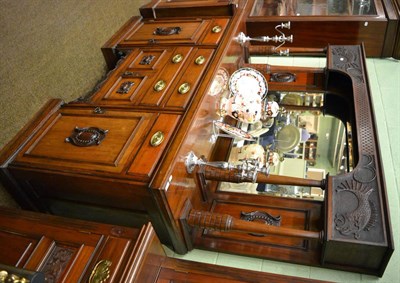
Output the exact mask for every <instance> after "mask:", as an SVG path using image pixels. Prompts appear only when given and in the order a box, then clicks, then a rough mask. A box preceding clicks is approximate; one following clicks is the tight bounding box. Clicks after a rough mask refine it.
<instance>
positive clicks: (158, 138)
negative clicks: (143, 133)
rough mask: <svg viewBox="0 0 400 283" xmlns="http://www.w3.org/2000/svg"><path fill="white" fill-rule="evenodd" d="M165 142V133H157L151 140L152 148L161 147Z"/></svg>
mask: <svg viewBox="0 0 400 283" xmlns="http://www.w3.org/2000/svg"><path fill="white" fill-rule="evenodd" d="M163 141H164V133H163V132H161V131H158V132H156V133H155V134H154V135H153V136H152V137H151V139H150V144H151V146H154V147H155V146H159V145H160V144H161V143H162V142H163Z"/></svg>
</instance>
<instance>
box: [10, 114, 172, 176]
mask: <svg viewBox="0 0 400 283" xmlns="http://www.w3.org/2000/svg"><path fill="white" fill-rule="evenodd" d="M101 111H103V112H102V113H99V114H96V113H94V112H93V109H81V108H69V109H61V110H60V111H58V112H57V113H55V114H54V115H53V116H52V117H51V118H50V119H49V120H48V121H47V122H46V123H45V124H44V126H43V127H42V128H41V130H40V131H39V132H38V133H37V134H36V135H35V136H34V137H33V138H32V140H30V142H29V143H28V144H27V145H26V146H25V147H24V148H23V150H22V151H21V152H20V153H19V154H18V156H17V158H16V159H15V162H14V164H16V165H17V164H20V165H23V166H35V167H36V168H43V169H50V170H54V169H56V170H63V171H64V170H67V171H69V172H71V171H72V172H79V173H86V174H93V173H97V174H101V175H103V174H107V173H108V174H122V175H123V174H124V172H125V171H126V168H127V167H128V166H129V165H130V163H131V161H132V160H134V159H135V157H136V156H141V155H142V154H143V152H142V150H143V147H142V143H143V141H144V140H146V138H147V135H149V133H152V134H154V133H153V132H157V131H158V130H157V127H155V128H153V125H154V124H155V123H156V121H157V119H158V115H159V114H157V113H146V112H132V111H121V110H113V109H102V110H100V112H101ZM171 117H172V119H170V116H168V115H166V117H163V118H165V119H167V120H174V121H177V120H179V116H177V115H171ZM156 124H157V123H156ZM175 125H176V123H173V125H172V127H171V128H168V132H169V133H170V135H167V136H165V137H164V140H163V144H164V145H165V144H167V143H168V139H169V137H170V136H171V135H172V133H173V132H174V127H175ZM164 131H165V130H164ZM146 151H150V152H151V153H152V152H157V154H154V155H152V154H150V155H147V157H148V162H152V163H157V161H158V158H159V157H160V153H159V147H152V148H151V149H146ZM147 174H148V175H149V174H151V172H147Z"/></svg>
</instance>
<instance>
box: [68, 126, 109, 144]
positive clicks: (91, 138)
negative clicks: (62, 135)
mask: <svg viewBox="0 0 400 283" xmlns="http://www.w3.org/2000/svg"><path fill="white" fill-rule="evenodd" d="M107 133H108V130H103V129H100V128H96V127H88V128H78V127H75V129H74V131H73V132H72V134H71V135H70V136H69V137H68V138H66V139H65V142H69V143H71V144H73V145H77V146H91V145H99V144H100V143H101V141H102V140H104V138H105V137H106V134H107Z"/></svg>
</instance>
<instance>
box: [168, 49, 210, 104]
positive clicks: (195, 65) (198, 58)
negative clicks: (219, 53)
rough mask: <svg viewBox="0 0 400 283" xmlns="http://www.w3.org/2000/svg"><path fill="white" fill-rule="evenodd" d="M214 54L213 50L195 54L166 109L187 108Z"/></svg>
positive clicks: (202, 50)
mask: <svg viewBox="0 0 400 283" xmlns="http://www.w3.org/2000/svg"><path fill="white" fill-rule="evenodd" d="M213 53H214V50H213V49H198V50H197V51H196V52H194V54H193V55H192V57H191V58H190V62H189V64H188V66H187V68H186V69H185V70H184V71H183V72H182V75H181V77H180V78H179V80H178V83H177V85H176V86H175V88H174V89H173V90H172V93H171V95H170V97H169V99H168V101H167V103H166V105H165V108H166V109H176V110H184V109H185V108H186V106H187V105H188V103H189V101H190V99H191V97H192V96H193V94H194V93H195V90H196V87H197V85H198V83H199V82H200V81H201V78H202V75H203V73H204V71H205V70H206V68H207V66H208V64H209V62H210V61H211V59H212V55H213Z"/></svg>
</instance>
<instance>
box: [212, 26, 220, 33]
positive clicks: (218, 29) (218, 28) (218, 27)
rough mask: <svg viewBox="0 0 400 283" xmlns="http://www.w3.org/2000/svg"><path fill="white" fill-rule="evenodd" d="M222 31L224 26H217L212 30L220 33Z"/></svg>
mask: <svg viewBox="0 0 400 283" xmlns="http://www.w3.org/2000/svg"><path fill="white" fill-rule="evenodd" d="M221 31H222V27H221V26H215V27H213V28H212V32H213V33H220V32H221Z"/></svg>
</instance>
